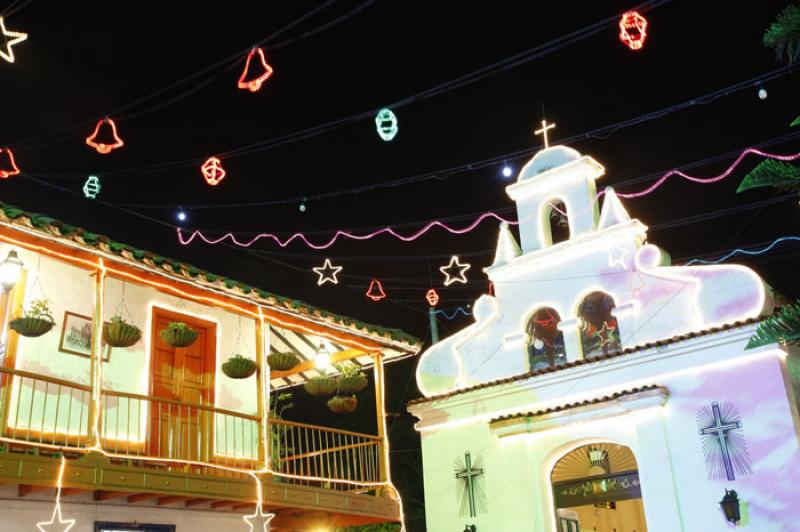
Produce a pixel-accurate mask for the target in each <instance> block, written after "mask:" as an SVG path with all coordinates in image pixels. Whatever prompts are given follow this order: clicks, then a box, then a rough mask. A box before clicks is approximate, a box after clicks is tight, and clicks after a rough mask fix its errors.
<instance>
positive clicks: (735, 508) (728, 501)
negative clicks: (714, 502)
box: [719, 490, 741, 524]
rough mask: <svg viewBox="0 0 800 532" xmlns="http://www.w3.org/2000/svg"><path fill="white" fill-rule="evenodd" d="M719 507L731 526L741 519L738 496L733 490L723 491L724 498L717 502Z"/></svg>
mask: <svg viewBox="0 0 800 532" xmlns="http://www.w3.org/2000/svg"><path fill="white" fill-rule="evenodd" d="M719 506H720V508H722V513H723V514H725V519H727V520H728V522H730V523H733V524H736V523H738V522H739V520H740V519H741V510H740V508H739V496H738V495H737V494H736V492H735V491H734V490H725V496H724V497H723V498H722V500H721V501H719Z"/></svg>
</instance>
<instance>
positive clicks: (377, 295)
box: [367, 279, 386, 301]
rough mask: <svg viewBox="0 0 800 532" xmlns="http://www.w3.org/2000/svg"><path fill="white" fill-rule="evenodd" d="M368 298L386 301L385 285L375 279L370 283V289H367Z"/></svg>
mask: <svg viewBox="0 0 800 532" xmlns="http://www.w3.org/2000/svg"><path fill="white" fill-rule="evenodd" d="M367 297H368V298H370V299H371V300H373V301H380V300H381V299H386V292H384V291H383V285H382V284H381V282H380V281H379V280H377V279H373V280H372V281H371V282H370V283H369V288H368V289H367Z"/></svg>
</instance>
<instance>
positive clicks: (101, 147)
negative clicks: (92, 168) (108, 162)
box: [86, 118, 125, 155]
mask: <svg viewBox="0 0 800 532" xmlns="http://www.w3.org/2000/svg"><path fill="white" fill-rule="evenodd" d="M104 124H108V125H109V126H110V127H111V137H112V138H113V139H114V143H113V144H105V143H104V142H97V135H98V134H99V133H100V127H102V126H103V125H104ZM86 144H88V145H89V146H91V147H92V148H94V149H95V150H97V153H102V154H104V155H105V154H107V153H111V150H115V149H117V148H121V147H122V146H124V145H125V143H124V142H122V139H121V138H119V135H117V125H116V124H115V123H114V121H113V120H112V119H110V118H103V119H102V120H98V121H97V125H96V126H95V128H94V132H93V133H92V134H91V135H89V136H88V137H86Z"/></svg>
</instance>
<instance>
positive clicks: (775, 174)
mask: <svg viewBox="0 0 800 532" xmlns="http://www.w3.org/2000/svg"><path fill="white" fill-rule="evenodd" d="M759 187H775V188H778V189H781V190H798V189H800V168H797V167H796V166H792V165H791V164H787V163H784V162H781V161H776V160H774V159H767V160H766V161H763V162H762V163H760V164H759V165H758V166H756V167H755V168H753V170H751V171H750V172H749V173H748V174H747V175H746V176H744V179H742V182H741V183H739V188H737V189H736V192H743V191H745V190H750V189H751V188H759Z"/></svg>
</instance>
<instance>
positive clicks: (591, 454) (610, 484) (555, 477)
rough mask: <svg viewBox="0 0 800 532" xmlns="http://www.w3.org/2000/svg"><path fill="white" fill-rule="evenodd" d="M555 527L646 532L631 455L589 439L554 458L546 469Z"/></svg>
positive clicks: (575, 531)
mask: <svg viewBox="0 0 800 532" xmlns="http://www.w3.org/2000/svg"><path fill="white" fill-rule="evenodd" d="M550 481H551V483H552V486H553V501H554V503H555V508H556V523H557V528H556V530H557V531H558V532H647V524H646V522H645V518H644V506H643V505H642V495H641V490H640V489H639V471H638V466H637V464H636V458H635V457H634V456H633V453H632V452H631V450H630V449H629V448H628V447H625V446H624V445H616V444H613V443H593V444H589V445H584V446H582V447H578V448H577V449H574V450H572V451H571V452H569V453H567V454H566V455H564V456H563V457H561V459H560V460H559V461H558V462H556V465H555V467H553V472H552V473H551V475H550Z"/></svg>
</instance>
